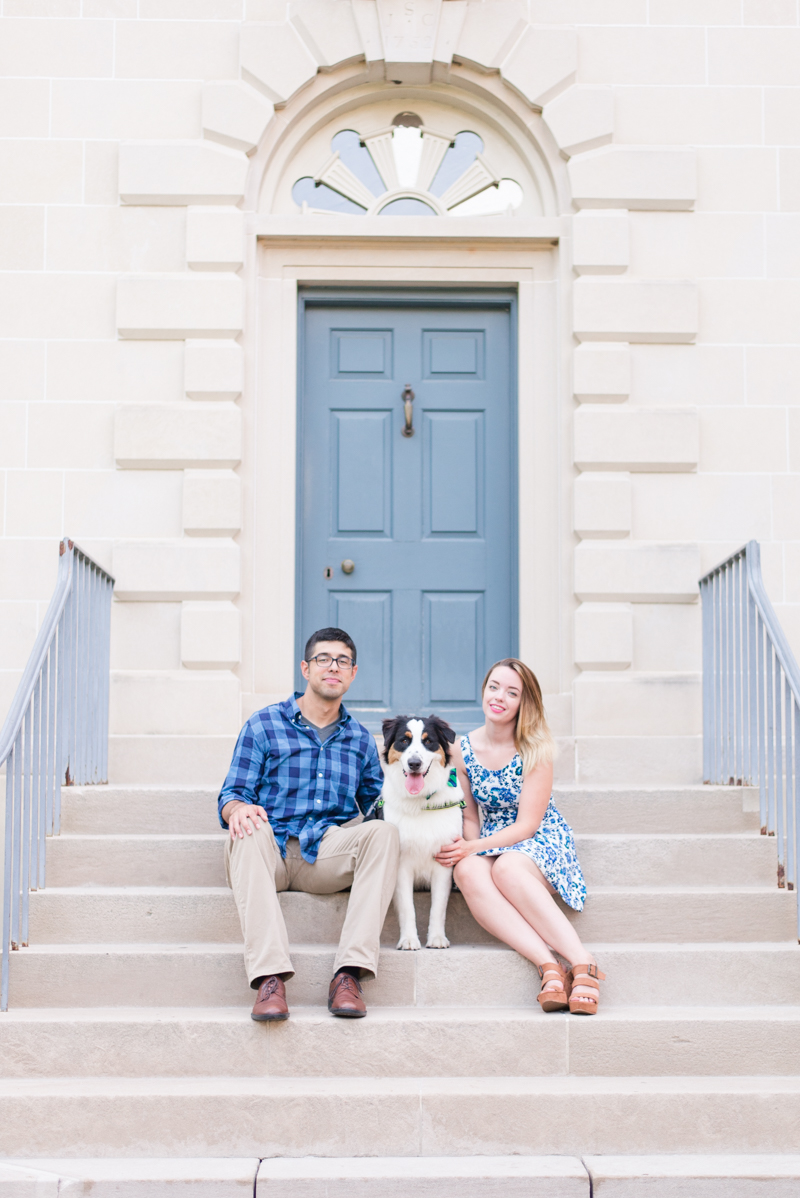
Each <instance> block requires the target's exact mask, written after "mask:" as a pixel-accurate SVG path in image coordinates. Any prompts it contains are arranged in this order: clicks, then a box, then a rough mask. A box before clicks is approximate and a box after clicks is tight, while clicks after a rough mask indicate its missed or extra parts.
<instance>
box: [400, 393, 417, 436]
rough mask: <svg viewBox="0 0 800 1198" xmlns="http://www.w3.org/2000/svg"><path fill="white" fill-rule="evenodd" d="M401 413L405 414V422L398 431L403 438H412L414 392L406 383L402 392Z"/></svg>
mask: <svg viewBox="0 0 800 1198" xmlns="http://www.w3.org/2000/svg"><path fill="white" fill-rule="evenodd" d="M402 398H403V412H404V413H405V418H406V422H405V425H404V426H403V428H402V429H401V430H400V431H401V432H402V434H403V436H404V437H413V436H414V392H413V391H412V390H411V384H410V383H406V385H405V388H404V390H403V397H402Z"/></svg>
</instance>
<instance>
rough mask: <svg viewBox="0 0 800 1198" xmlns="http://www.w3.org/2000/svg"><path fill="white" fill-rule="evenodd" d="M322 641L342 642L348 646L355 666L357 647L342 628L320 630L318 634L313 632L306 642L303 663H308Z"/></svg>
mask: <svg viewBox="0 0 800 1198" xmlns="http://www.w3.org/2000/svg"><path fill="white" fill-rule="evenodd" d="M320 641H341V643H342V644H343V645H347V648H348V649H349V650H350V653H351V655H352V658H353V664H354V665H355V661H356V646H355V641H354V640H353V638H352V637H351V636H349V635H348V634H347V633H346V632H345V631H344V629H342V628H320V629H319V630H318V631H317V632H312V634H311V636H310V637H309V638H308V640H307V641H306V650H305V654H304V656H303V661H308V660H309V658H310V657H311V655H312V653H313V652H314V649H315V648H316V646H317V645H318V644H319V643H320Z"/></svg>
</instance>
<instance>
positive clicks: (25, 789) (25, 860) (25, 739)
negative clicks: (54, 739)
mask: <svg viewBox="0 0 800 1198" xmlns="http://www.w3.org/2000/svg"><path fill="white" fill-rule="evenodd" d="M22 729H23V734H22V756H23V761H22V896H21V897H22V913H21V918H20V933H19V938H20V944H21V946H22V947H23V948H26V947H27V944H28V895H29V893H30V889H29V888H30V877H31V704H30V703H29V704H28V710H27V711H26V712H25V720H24V722H23V725H22Z"/></svg>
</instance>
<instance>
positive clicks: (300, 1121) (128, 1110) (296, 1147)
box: [0, 1076, 800, 1158]
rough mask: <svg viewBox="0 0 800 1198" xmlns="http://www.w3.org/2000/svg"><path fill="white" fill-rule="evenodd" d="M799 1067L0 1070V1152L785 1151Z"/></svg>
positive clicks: (799, 1117)
mask: <svg viewBox="0 0 800 1198" xmlns="http://www.w3.org/2000/svg"><path fill="white" fill-rule="evenodd" d="M798 1125H800V1077H688V1078H687V1077H655V1078H654V1077H630V1076H625V1077H524V1078H508V1077H501V1078H494V1077H468V1078H465V1077H457V1078H414V1077H400V1078H341V1077H336V1078H313V1079H312V1078H296V1077H294V1078H276V1077H267V1078H232V1077H219V1078H197V1077H192V1078H97V1077H93V1078H74V1077H72V1078H48V1079H40V1078H26V1079H4V1080H0V1154H2V1155H4V1156H10V1155H11V1154H12V1153H13V1154H14V1155H15V1156H18V1157H19V1156H22V1157H44V1156H62V1155H69V1154H72V1155H75V1156H125V1155H130V1154H136V1155H141V1156H170V1155H175V1156H190V1155H193V1154H198V1153H200V1154H202V1153H205V1154H206V1155H208V1156H222V1155H223V1154H224V1153H228V1154H230V1155H231V1156H258V1157H260V1158H264V1157H269V1156H278V1155H280V1156H287V1155H289V1156H293V1155H294V1156H300V1155H305V1154H306V1153H307V1152H308V1148H309V1143H310V1140H311V1141H312V1142H313V1146H314V1150H315V1155H317V1156H463V1155H470V1156H480V1155H506V1154H515V1153H519V1154H522V1155H530V1154H532V1153H533V1154H537V1153H540V1152H541V1153H545V1152H546V1153H557V1154H561V1153H565V1154H568V1155H575V1156H580V1155H584V1154H586V1153H591V1154H596V1155H600V1154H614V1155H623V1154H628V1153H631V1154H637V1155H639V1154H650V1153H666V1152H673V1153H684V1152H685V1153H695V1152H701V1151H702V1152H734V1151H737V1152H756V1151H758V1152H761V1153H771V1152H776V1153H783V1152H787V1151H788V1150H790V1149H791V1148H793V1147H794V1146H796V1143H797V1127H798Z"/></svg>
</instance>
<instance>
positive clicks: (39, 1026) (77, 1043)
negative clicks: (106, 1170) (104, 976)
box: [0, 1004, 800, 1078]
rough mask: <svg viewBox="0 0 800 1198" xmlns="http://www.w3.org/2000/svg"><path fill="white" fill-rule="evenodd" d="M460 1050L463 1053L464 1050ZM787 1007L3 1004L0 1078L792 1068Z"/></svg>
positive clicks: (792, 1020) (795, 1012)
mask: <svg viewBox="0 0 800 1198" xmlns="http://www.w3.org/2000/svg"><path fill="white" fill-rule="evenodd" d="M465 1044H469V1046H470V1048H469V1052H468V1053H465V1052H464V1045H465ZM798 1060H800V1007H716V1008H712V1007H709V1008H706V1007H616V1008H614V1007H611V1008H605V1007H602V1008H601V1009H600V1011H599V1012H598V1014H597V1016H596V1017H595V1018H592V1019H581V1018H576V1017H574V1016H571V1015H569V1014H561V1013H552V1014H550V1015H545V1014H544V1013H543V1012H542V1011H541V1009H540V1008H539V1006H538V1004H535V1005H533V1006H529V1007H499V1008H491V1007H488V1008H487V1007H434V1008H424V1007H374V1008H373V1009H372V1010H371V1011H370V1014H369V1016H368V1018H367V1020H366V1021H363V1022H362V1021H360V1020H359V1021H351V1020H343V1019H336V1018H334V1017H333V1016H331V1015H330V1014H329V1013H328V1011H327V1010H326V1009H325V1008H324V1007H293V1008H292V1012H291V1016H290V1018H289V1020H288V1021H286V1022H285V1023H280V1024H272V1025H268V1024H257V1023H254V1022H253V1020H252V1019H251V1018H250V1010H249V1007H245V1006H242V1007H206V1008H202V1007H186V1008H174V1007H173V1008H170V1007H162V1008H158V1007H149V1008H137V1007H110V1008H91V1007H89V1008H85V1007H84V1008H68V1009H65V1010H54V1009H39V1010H25V1009H20V1010H16V1011H15V1010H12V1011H10V1012H9V1013H8V1014H7V1015H5V1016H4V1017H3V1019H2V1020H0V1077H6V1078H13V1077H16V1078H25V1077H29V1078H30V1077H54V1076H57V1077H92V1076H99V1077H151V1076H153V1075H157V1076H159V1077H203V1076H211V1077H213V1076H224V1075H227V1076H231V1077H250V1076H253V1075H255V1076H257V1077H268V1076H271V1077H383V1076H390V1077H407V1076H416V1075H418V1074H419V1073H420V1072H424V1074H425V1076H426V1077H473V1076H485V1077H538V1076H561V1075H567V1074H572V1075H575V1076H583V1077H586V1076H616V1075H617V1074H618V1073H619V1070H620V1066H621V1064H622V1063H623V1062H624V1066H625V1068H626V1069H629V1070H630V1071H631V1073H634V1074H637V1075H641V1076H650V1077H659V1076H688V1075H696V1076H711V1075H716V1074H719V1073H725V1074H731V1075H733V1074H736V1075H741V1076H745V1075H747V1074H762V1075H770V1076H780V1075H791V1074H792V1073H793V1072H794V1071H795V1070H796V1069H797V1062H798Z"/></svg>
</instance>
